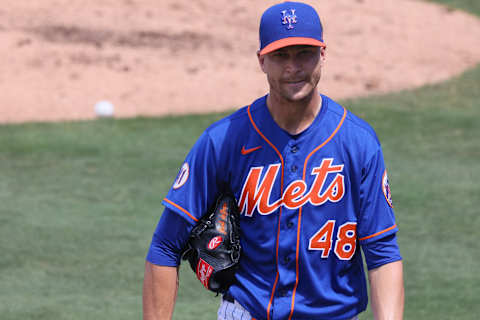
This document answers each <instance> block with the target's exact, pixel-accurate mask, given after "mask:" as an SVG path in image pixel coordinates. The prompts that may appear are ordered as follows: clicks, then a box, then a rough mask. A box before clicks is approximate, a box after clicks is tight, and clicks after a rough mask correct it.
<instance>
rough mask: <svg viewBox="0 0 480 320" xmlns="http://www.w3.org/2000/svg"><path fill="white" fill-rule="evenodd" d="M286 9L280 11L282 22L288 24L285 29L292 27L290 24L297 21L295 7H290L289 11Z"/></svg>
mask: <svg viewBox="0 0 480 320" xmlns="http://www.w3.org/2000/svg"><path fill="white" fill-rule="evenodd" d="M287 12H288V11H287V10H283V11H282V15H283V17H282V24H288V26H287V29H289V30H290V29H293V26H292V24H295V23H297V16H296V15H295V9H290V13H287Z"/></svg>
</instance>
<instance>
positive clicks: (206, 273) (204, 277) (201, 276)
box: [197, 259, 213, 289]
mask: <svg viewBox="0 0 480 320" xmlns="http://www.w3.org/2000/svg"><path fill="white" fill-rule="evenodd" d="M212 272H213V268H212V266H211V265H209V264H208V263H207V262H205V261H204V260H203V259H199V261H198V264H197V278H198V280H200V282H201V283H202V284H203V286H204V287H205V288H207V289H208V283H209V281H210V276H211V275H212Z"/></svg>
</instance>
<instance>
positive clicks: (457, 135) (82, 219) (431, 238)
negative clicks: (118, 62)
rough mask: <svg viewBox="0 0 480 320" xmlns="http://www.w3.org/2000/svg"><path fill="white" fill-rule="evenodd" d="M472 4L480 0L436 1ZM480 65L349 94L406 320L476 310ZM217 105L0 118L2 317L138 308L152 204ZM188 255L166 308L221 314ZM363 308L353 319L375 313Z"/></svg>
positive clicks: (126, 315) (154, 214) (191, 314)
mask: <svg viewBox="0 0 480 320" xmlns="http://www.w3.org/2000/svg"><path fill="white" fill-rule="evenodd" d="M439 2H445V3H449V4H450V5H455V6H457V7H461V8H466V9H469V10H471V12H474V13H477V14H480V7H479V2H478V1H467V0H465V1H453V0H452V1H446V0H445V1H439ZM479 101H480V66H478V67H477V68H474V69H473V70H471V71H469V72H467V73H465V74H463V75H462V76H461V77H458V78H456V79H452V80H451V81H448V82H446V83H444V84H440V85H435V86H428V87H425V88H422V89H418V90H413V91H407V92H401V93H397V94H391V95H387V96H379V97H370V98H366V99H360V100H347V101H343V102H344V104H345V105H346V106H347V107H348V108H349V109H351V110H352V111H353V112H355V113H357V114H358V115H360V116H362V117H363V118H365V119H366V120H367V121H369V122H370V123H371V124H372V126H373V127H374V128H375V129H376V131H377V133H378V135H379V138H380V140H381V141H382V145H383V148H384V155H385V159H386V162H387V166H388V169H389V177H390V180H391V186H392V192H393V199H394V202H395V207H396V215H397V220H398V224H399V227H400V232H399V234H398V236H399V243H400V246H401V250H402V255H403V257H404V265H405V285H406V306H405V319H436V320H437V319H476V318H477V317H478V314H479V312H480V306H479V304H478V297H479V296H480V274H479V273H478V266H479V265H480V255H479V253H478V251H479V246H478V236H479V231H478V230H480V218H479V217H480V215H479V213H480V212H479V209H478V208H480V199H479V195H480V184H479V183H478V181H479V180H480V161H479V159H480V143H479V141H480V125H479V119H480V102H479ZM223 115H224V114H209V115H201V116H183V117H168V118H159V119H146V118H138V119H128V120H105V121H103V120H102V121H87V122H72V123H56V124H23V125H3V126H0V253H1V256H0V315H1V316H0V318H1V319H2V320H3V319H5V320H10V319H11V320H18V319H22V320H23V319H42V320H47V319H75V320H76V319H116V320H117V319H118V320H120V319H139V318H141V285H142V279H143V264H144V257H145V254H146V250H147V247H148V244H149V241H150V237H151V235H152V232H153V230H154V228H155V225H156V223H157V221H158V218H159V216H160V214H161V212H162V210H163V208H162V206H161V204H160V202H161V199H162V198H163V196H164V195H165V194H166V192H167V190H168V189H169V187H170V184H171V183H172V180H173V178H174V177H175V175H176V173H177V170H178V168H179V166H180V165H181V162H182V160H183V158H184V157H185V155H186V152H187V151H188V150H189V148H190V147H191V146H192V144H193V143H194V140H195V139H196V137H198V136H199V134H200V133H201V132H202V131H203V130H204V128H206V127H207V126H208V124H209V123H211V122H213V121H215V120H217V119H219V118H221V117H222V116H223ZM217 306H218V298H216V297H215V296H214V295H213V294H211V293H209V292H207V291H206V290H204V289H203V288H202V287H201V285H200V283H199V282H198V281H197V280H196V279H195V278H194V275H193V273H192V272H191V271H190V270H189V268H188V266H187V265H186V264H185V265H184V266H182V269H181V276H180V290H179V297H178V300H177V307H176V311H175V316H174V319H178V320H188V319H199V320H202V319H205V320H206V319H215V314H216V309H217ZM371 318H372V317H371V313H370V310H369V311H367V312H366V313H365V314H363V315H362V316H361V319H371Z"/></svg>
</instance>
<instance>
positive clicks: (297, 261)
mask: <svg viewBox="0 0 480 320" xmlns="http://www.w3.org/2000/svg"><path fill="white" fill-rule="evenodd" d="M346 117H347V109H345V108H343V116H342V119H341V120H340V122H339V123H338V125H337V127H336V128H335V130H334V131H333V132H332V134H331V135H330V136H329V137H328V138H327V139H326V140H325V141H324V142H322V144H321V145H319V146H318V147H316V148H315V149H314V150H313V151H312V152H310V154H309V155H308V156H307V157H306V158H305V163H304V165H303V177H302V179H303V181H305V176H306V172H307V163H308V160H309V159H310V157H311V156H312V155H313V154H314V153H316V152H317V151H318V150H320V149H321V148H323V147H324V146H325V145H326V144H327V143H328V142H329V141H330V140H332V138H333V137H334V136H335V135H336V134H337V132H338V130H340V127H341V126H342V125H343V122H344V121H345V118H346ZM302 208H303V207H300V208H299V209H298V227H297V248H296V250H297V252H296V257H295V264H296V269H295V271H296V278H295V286H294V287H293V293H292V307H291V309H290V316H289V317H288V320H291V319H292V316H293V310H294V309H295V294H296V293H297V287H298V272H299V268H300V267H299V260H298V256H299V249H300V231H301V230H300V229H301V223H302Z"/></svg>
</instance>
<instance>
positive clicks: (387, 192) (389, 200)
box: [382, 170, 393, 208]
mask: <svg viewBox="0 0 480 320" xmlns="http://www.w3.org/2000/svg"><path fill="white" fill-rule="evenodd" d="M382 190H383V195H384V196H385V199H386V200H387V203H388V205H389V206H390V207H391V208H393V201H392V191H391V190H390V184H389V183H388V175H387V170H385V172H384V173H383V177H382Z"/></svg>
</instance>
